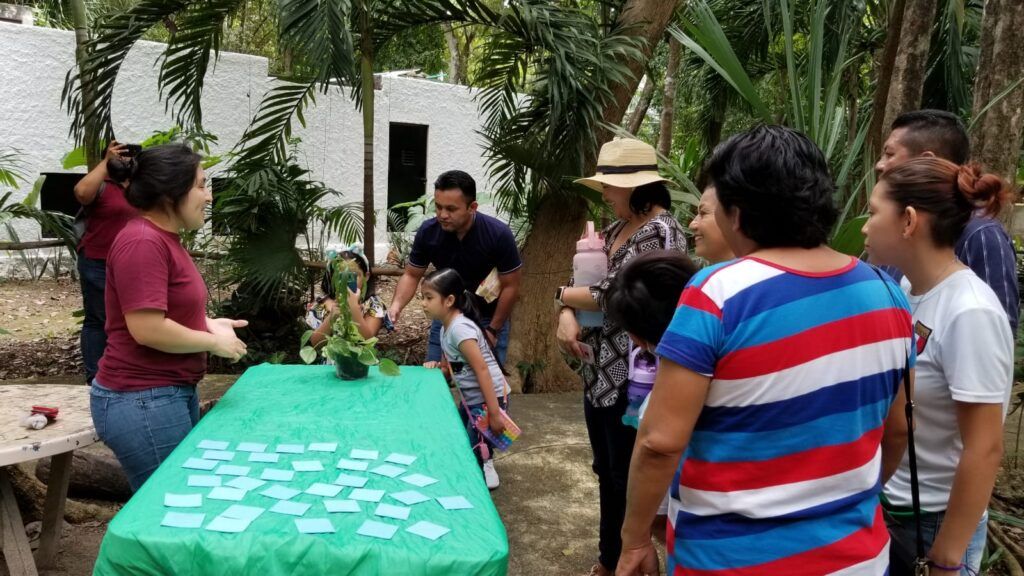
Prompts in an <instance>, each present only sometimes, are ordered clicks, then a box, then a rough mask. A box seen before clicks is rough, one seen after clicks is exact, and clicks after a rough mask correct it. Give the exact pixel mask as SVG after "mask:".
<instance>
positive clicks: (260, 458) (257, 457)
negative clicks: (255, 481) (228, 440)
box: [249, 452, 281, 464]
mask: <svg viewBox="0 0 1024 576" xmlns="http://www.w3.org/2000/svg"><path fill="white" fill-rule="evenodd" d="M280 459H281V455H280V454H264V453H263V452H253V453H252V454H249V462H266V463H268V464H277V461H278V460H280Z"/></svg>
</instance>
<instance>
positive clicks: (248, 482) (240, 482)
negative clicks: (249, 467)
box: [224, 476, 266, 492]
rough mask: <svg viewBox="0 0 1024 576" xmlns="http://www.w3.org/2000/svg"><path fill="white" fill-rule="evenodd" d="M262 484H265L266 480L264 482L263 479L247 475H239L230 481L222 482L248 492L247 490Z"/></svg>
mask: <svg viewBox="0 0 1024 576" xmlns="http://www.w3.org/2000/svg"><path fill="white" fill-rule="evenodd" d="M264 484H266V482H264V481H263V480H257V479H255V478H249V477H248V476H239V477H238V478H234V479H232V480H231V481H230V482H225V483H224V485H225V486H230V487H231V488H238V489H239V490H245V491H246V492H248V491H249V490H255V489H256V488H259V487H260V486H263V485H264Z"/></svg>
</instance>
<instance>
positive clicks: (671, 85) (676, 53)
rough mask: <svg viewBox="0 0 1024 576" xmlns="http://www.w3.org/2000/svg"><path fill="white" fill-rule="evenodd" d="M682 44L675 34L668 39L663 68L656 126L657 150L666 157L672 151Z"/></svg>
mask: <svg viewBox="0 0 1024 576" xmlns="http://www.w3.org/2000/svg"><path fill="white" fill-rule="evenodd" d="M682 55H683V45H682V44H681V43H680V42H679V39H677V38H676V37H675V36H669V39H668V66H667V67H666V68H665V94H664V96H662V97H661V125H660V126H659V128H658V152H659V153H660V154H661V155H662V156H664V157H666V158H668V157H669V155H670V154H671V153H672V131H673V124H674V120H675V114H676V76H677V75H678V74H679V66H680V63H681V62H682V60H683V58H682Z"/></svg>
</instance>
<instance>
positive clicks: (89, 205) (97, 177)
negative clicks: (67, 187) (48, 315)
mask: <svg viewBox="0 0 1024 576" xmlns="http://www.w3.org/2000/svg"><path fill="white" fill-rule="evenodd" d="M126 151H127V147H126V146H124V145H122V144H118V143H117V142H116V141H113V142H111V143H110V146H108V147H107V154H106V156H105V157H104V158H103V161H102V162H100V163H99V164H97V165H96V167H95V168H93V169H92V170H90V171H89V173H88V174H86V175H85V177H84V178H82V179H81V180H79V181H78V184H76V185H75V199H76V200H78V202H79V204H81V205H82V206H85V211H86V212H85V213H86V220H85V234H84V235H83V236H82V239H81V240H80V241H79V243H78V279H79V281H80V282H81V284H82V307H83V308H84V309H85V318H83V319H82V335H81V344H82V363H83V364H84V365H85V381H86V382H92V379H93V378H95V377H96V370H97V369H98V365H99V361H100V357H101V356H103V349H104V348H106V347H107V333H106V332H105V331H104V324H105V323H106V320H107V314H106V310H105V309H104V303H103V298H104V297H103V290H104V287H105V286H106V283H107V252H108V251H109V250H110V244H111V242H113V241H114V238H115V237H116V236H117V234H118V232H120V231H121V229H122V228H124V225H125V224H127V223H128V221H129V220H131V219H132V218H134V217H135V216H137V213H136V211H135V208H133V207H132V206H131V205H130V204H128V201H127V200H125V198H124V188H125V186H126V185H127V181H128V176H129V175H130V174H131V166H132V164H133V163H134V160H133V159H132V158H129V157H128V156H127V155H126Z"/></svg>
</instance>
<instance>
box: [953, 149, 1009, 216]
mask: <svg viewBox="0 0 1024 576" xmlns="http://www.w3.org/2000/svg"><path fill="white" fill-rule="evenodd" d="M956 188H957V191H958V192H959V193H960V194H961V195H963V197H964V198H965V199H966V200H967V201H968V202H969V203H970V204H972V205H973V206H975V207H976V208H981V209H985V211H986V212H988V213H989V214H990V215H996V214H998V213H999V211H1000V210H1001V209H1002V207H1003V205H1004V204H1005V203H1006V201H1007V199H1008V197H1009V195H1010V191H1009V187H1008V186H1007V184H1006V182H1004V181H1003V179H1002V178H1000V177H998V176H996V175H995V174H988V173H985V172H982V170H981V167H980V166H979V165H978V164H977V163H974V162H971V163H969V164H964V165H963V166H960V167H959V168H958V169H957V176H956Z"/></svg>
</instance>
